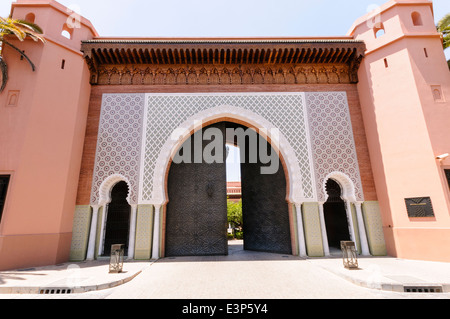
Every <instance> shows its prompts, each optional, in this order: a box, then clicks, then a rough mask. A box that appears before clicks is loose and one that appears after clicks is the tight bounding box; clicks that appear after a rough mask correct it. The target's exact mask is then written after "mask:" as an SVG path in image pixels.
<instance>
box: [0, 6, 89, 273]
mask: <svg viewBox="0 0 450 319" xmlns="http://www.w3.org/2000/svg"><path fill="white" fill-rule="evenodd" d="M12 13H13V17H14V18H18V19H24V18H25V17H26V16H27V15H28V14H29V13H34V14H35V16H36V20H35V23H37V24H38V25H39V26H41V27H42V29H43V30H44V36H45V38H46V39H47V41H46V43H45V44H42V43H35V42H33V41H31V40H27V41H25V42H23V43H21V42H19V41H18V40H14V39H13V38H11V39H10V41H11V43H13V44H14V45H16V46H17V47H19V48H20V49H22V50H24V51H25V53H26V54H27V55H28V56H29V58H30V59H31V60H32V61H33V62H34V64H35V65H36V71H35V72H32V70H31V68H30V66H29V64H28V63H27V61H25V60H21V59H20V55H19V54H18V53H17V52H15V51H13V50H12V49H10V48H9V47H5V51H4V55H3V56H4V58H5V60H6V61H7V63H8V67H9V70H10V71H9V77H10V78H9V81H8V85H7V86H6V89H5V91H4V92H3V93H2V94H0V174H11V181H10V185H9V190H8V195H7V199H6V206H5V209H4V213H3V218H2V223H1V224H0V269H11V268H20V267H29V266H39V265H45V264H54V263H58V262H62V261H67V260H68V254H69V250H70V242H71V238H72V234H71V233H72V223H73V213H74V210H75V199H76V191H77V181H78V176H79V170H80V165H81V154H82V150H83V140H84V134H85V125H86V118H87V109H88V103H89V95H90V85H89V71H88V69H87V66H86V63H85V62H84V60H83V57H82V54H81V52H80V46H81V40H83V39H89V38H92V37H93V36H95V35H96V32H95V30H94V29H93V28H92V26H91V25H90V23H89V22H88V21H86V20H84V19H83V20H82V21H81V27H80V28H79V29H74V30H73V35H72V39H67V38H65V37H63V36H62V35H61V32H62V28H63V25H64V24H65V23H66V20H67V18H68V16H69V15H70V13H68V12H67V11H66V9H65V8H64V7H62V6H61V5H59V4H58V3H56V2H54V1H23V0H19V1H18V2H17V3H13V6H12ZM62 60H65V65H64V69H62ZM14 91H18V93H19V94H18V100H17V103H16V105H13V106H9V105H8V104H9V101H8V96H10V95H11V92H13V93H14Z"/></svg>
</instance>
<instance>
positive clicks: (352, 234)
mask: <svg viewBox="0 0 450 319" xmlns="http://www.w3.org/2000/svg"><path fill="white" fill-rule="evenodd" d="M350 205H351V203H350V201H349V200H345V207H346V210H347V219H348V226H349V227H350V229H349V231H350V237H351V240H352V241H353V242H354V243H355V245H356V234H355V227H354V226H353V217H352V207H351V206H350Z"/></svg>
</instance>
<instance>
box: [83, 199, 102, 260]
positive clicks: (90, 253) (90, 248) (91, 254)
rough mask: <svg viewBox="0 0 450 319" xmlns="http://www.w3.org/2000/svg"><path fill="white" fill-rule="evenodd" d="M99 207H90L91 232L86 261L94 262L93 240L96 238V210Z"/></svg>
mask: <svg viewBox="0 0 450 319" xmlns="http://www.w3.org/2000/svg"><path fill="white" fill-rule="evenodd" d="M99 208H100V206H98V205H94V206H92V219H91V231H90V233H89V244H88V251H87V256H86V260H94V256H95V239H96V237H97V220H98V210H99Z"/></svg>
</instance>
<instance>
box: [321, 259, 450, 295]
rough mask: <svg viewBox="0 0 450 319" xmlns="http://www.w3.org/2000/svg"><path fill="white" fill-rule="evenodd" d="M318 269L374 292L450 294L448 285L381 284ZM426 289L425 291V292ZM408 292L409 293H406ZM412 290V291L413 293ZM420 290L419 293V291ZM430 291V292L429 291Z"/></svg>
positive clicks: (330, 270) (339, 272)
mask: <svg viewBox="0 0 450 319" xmlns="http://www.w3.org/2000/svg"><path fill="white" fill-rule="evenodd" d="M318 266H319V267H320V268H322V269H324V270H326V271H328V272H330V273H332V274H335V275H337V276H339V277H341V278H343V279H345V280H347V281H348V282H351V283H352V284H355V285H357V286H360V287H363V288H367V289H374V290H382V291H389V292H401V293H450V284H438V283H424V282H420V283H413V282H412V283H408V284H405V283H400V282H387V281H385V282H383V281H376V280H373V281H368V280H363V279H360V278H355V277H353V276H351V275H348V274H345V273H344V272H342V271H335V270H332V269H330V268H329V267H324V266H321V265H318ZM348 271H358V269H354V270H348ZM425 289H427V291H425ZM407 290H409V291H407ZM413 290H414V291H413ZM419 290H420V291H419ZM431 290H432V291H431Z"/></svg>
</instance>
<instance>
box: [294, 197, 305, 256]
mask: <svg viewBox="0 0 450 319" xmlns="http://www.w3.org/2000/svg"><path fill="white" fill-rule="evenodd" d="M294 205H295V211H296V216H297V232H298V245H299V250H300V251H299V255H300V257H307V253H306V244H305V231H304V230H303V216H302V203H294Z"/></svg>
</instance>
